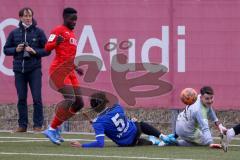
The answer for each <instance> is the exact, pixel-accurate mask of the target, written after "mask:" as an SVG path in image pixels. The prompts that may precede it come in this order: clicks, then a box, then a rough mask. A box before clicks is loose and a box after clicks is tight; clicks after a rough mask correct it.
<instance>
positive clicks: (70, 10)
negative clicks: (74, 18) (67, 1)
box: [63, 7, 77, 18]
mask: <svg viewBox="0 0 240 160" xmlns="http://www.w3.org/2000/svg"><path fill="white" fill-rule="evenodd" d="M70 14H77V10H75V9H74V8H70V7H68V8H65V9H64V10H63V18H64V17H66V16H68V15H70Z"/></svg>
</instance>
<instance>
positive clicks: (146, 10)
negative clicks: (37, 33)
mask: <svg viewBox="0 0 240 160" xmlns="http://www.w3.org/2000/svg"><path fill="white" fill-rule="evenodd" d="M0 3H1V5H0V13H1V14H0V36H1V43H0V45H1V47H3V44H4V43H5V38H6V37H7V35H8V34H9V31H11V30H12V29H13V28H15V27H14V26H11V25H10V24H11V23H14V20H9V18H14V19H18V10H19V9H20V8H22V7H24V6H30V7H31V8H32V9H33V10H34V12H35V14H34V17H35V19H36V20H37V21H38V26H40V27H41V28H43V29H44V31H45V33H46V35H47V36H49V33H50V31H51V29H52V28H53V27H55V26H56V25H58V24H61V23H62V17H61V15H62V10H63V8H64V7H68V6H71V7H74V8H76V9H77V10H78V17H79V19H78V24H77V26H76V28H75V31H76V35H77V38H78V40H79V41H80V40H81V39H82V40H83V42H82V43H79V44H78V54H79V55H80V54H86V53H93V54H94V55H98V53H100V56H101V57H100V58H103V63H104V65H105V67H106V70H103V71H101V73H100V74H99V76H98V77H97V79H96V81H95V82H93V83H87V82H84V81H83V78H80V81H82V82H81V84H82V86H84V87H88V88H96V89H98V90H105V91H108V92H111V93H112V94H114V95H117V96H119V93H118V90H119V88H120V90H121V91H122V92H123V89H126V90H127V89H128V88H124V87H126V85H125V83H123V82H122V81H119V82H118V81H117V82H116V83H115V84H118V85H119V87H118V86H117V89H116V88H114V85H113V82H112V81H113V79H114V78H111V67H110V59H111V54H113V53H109V52H107V51H105V50H104V45H105V44H106V43H108V42H109V40H110V39H111V38H114V39H116V40H117V41H118V42H121V41H123V40H128V39H131V41H132V42H135V45H133V46H132V48H131V50H130V51H129V53H130V55H131V56H132V57H134V56H135V59H134V58H129V59H130V60H131V61H135V62H137V63H142V62H144V60H147V59H149V61H150V62H153V63H157V64H160V63H162V64H164V65H165V66H168V68H169V72H167V73H166V74H165V75H164V76H162V77H161V80H163V81H167V82H169V83H170V84H171V85H172V87H173V88H172V90H171V91H169V92H167V93H166V94H164V95H161V94H160V92H159V94H156V95H155V96H153V95H151V96H150V97H145V98H144V93H143V97H142V96H141V97H142V98H137V99H136V100H137V101H136V104H135V106H140V107H153V108H157V107H162V108H180V107H183V105H182V104H181V102H180V100H179V93H180V91H181V90H182V89H183V88H185V87H193V88H196V89H197V90H199V89H200V87H201V86H203V85H211V86H212V87H213V88H214V89H215V93H216V96H215V106H216V108H218V109H239V107H238V106H239V104H240V95H239V94H238V93H239V92H240V83H239V82H240V74H239V72H240V54H239V51H240V44H239V43H240V19H239V17H240V2H239V1H238V0H231V1H229V0H208V1H207V0H131V1H129V0H121V1H113V0H91V1H88V0H68V1H64V0H54V1H49V0H26V1H21V0H8V1H5V0H0ZM10 8H11V12H10ZM6 20H8V21H6ZM3 22H6V25H5V24H4V23H3ZM4 25H5V26H4ZM178 28H179V30H178ZM181 29H183V30H181ZM88 31H90V32H88ZM91 31H93V32H91ZM181 31H183V32H181ZM184 31H185V32H184ZM91 33H92V34H91ZM90 35H92V36H93V37H91V38H93V39H94V38H95V39H96V44H94V42H93V41H91V40H93V39H91V38H90V39H91V40H89V39H88V41H87V42H86V41H84V36H88V38H89V37H90ZM153 38H155V39H153ZM85 42H86V43H85ZM148 42H149V43H148ZM184 42H185V44H184ZM154 43H156V45H157V46H156V45H153V44H154ZM181 43H183V44H181ZM151 45H153V46H152V47H151ZM143 46H145V50H144V47H143ZM149 46H150V48H151V49H150V50H149V52H148V51H146V48H147V47H149ZM159 46H160V47H161V48H160V47H159ZM81 47H83V49H82V50H81ZM98 49H99V50H98ZM98 51H99V52H98ZM120 51H121V50H117V52H120ZM124 52H125V53H126V55H128V52H127V51H126V50H125V51H124ZM178 54H181V56H180V57H179V58H178ZM184 54H185V57H184V56H183V55H184ZM0 56H1V58H0V90H1V94H0V102H1V103H16V100H17V98H16V91H15V86H14V77H13V76H11V71H10V70H9V69H11V68H12V59H11V57H5V58H4V55H3V50H2V48H1V54H0ZM53 56H54V52H53V53H52V55H51V56H50V57H46V58H43V63H42V64H43V100H44V103H45V104H49V103H50V104H52V103H57V102H58V101H59V99H61V97H60V95H59V94H58V93H56V92H55V91H53V90H52V89H51V88H50V87H49V85H48V78H49V77H48V68H49V66H50V62H51V60H52V59H53ZM98 56H99V55H98ZM142 57H145V58H142ZM146 58H147V59H146ZM184 61H185V63H184ZM6 72H7V73H6ZM8 74H10V75H8ZM132 75H135V76H136V73H132ZM140 81H141V82H144V81H145V79H144V80H143V79H141V80H140ZM146 82H147V84H148V85H151V84H149V81H148V80H146ZM150 82H151V81H150ZM152 83H153V84H154V83H155V81H154V80H153V81H152ZM153 84H152V85H153ZM161 85H163V86H162V87H163V88H164V87H165V86H166V84H161ZM150 89H153V87H150V86H145V87H143V90H145V92H147V91H146V90H150ZM126 94H128V92H127V91H126ZM121 97H122V96H121V95H120V96H119V98H120V100H121V102H122V103H124V104H126V105H131V104H129V103H128V101H126V100H124V98H121ZM29 102H30V103H31V98H29Z"/></svg>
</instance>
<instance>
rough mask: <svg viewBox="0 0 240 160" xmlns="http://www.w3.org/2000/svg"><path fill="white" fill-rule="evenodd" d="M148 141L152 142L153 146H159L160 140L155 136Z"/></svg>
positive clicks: (149, 137)
mask: <svg viewBox="0 0 240 160" xmlns="http://www.w3.org/2000/svg"><path fill="white" fill-rule="evenodd" d="M148 140H149V141H151V142H152V144H153V145H158V144H159V143H160V140H159V139H158V138H156V137H154V136H148Z"/></svg>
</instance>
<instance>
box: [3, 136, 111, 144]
mask: <svg viewBox="0 0 240 160" xmlns="http://www.w3.org/2000/svg"><path fill="white" fill-rule="evenodd" d="M0 139H19V140H18V141H0V143H1V142H3V143H4V142H34V141H39V142H40V141H49V140H48V138H31V137H0ZM64 141H66V142H70V141H86V142H93V141H96V140H95V139H82V138H81V139H79V138H66V139H64ZM105 141H106V142H112V141H111V140H108V139H106V140H105Z"/></svg>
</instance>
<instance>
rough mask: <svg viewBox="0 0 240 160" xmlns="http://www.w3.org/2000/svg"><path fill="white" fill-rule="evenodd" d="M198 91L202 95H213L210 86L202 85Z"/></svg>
mask: <svg viewBox="0 0 240 160" xmlns="http://www.w3.org/2000/svg"><path fill="white" fill-rule="evenodd" d="M200 93H201V95H204V94H210V95H214V91H213V89H212V87H210V86H203V87H202V88H201V89H200Z"/></svg>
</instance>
